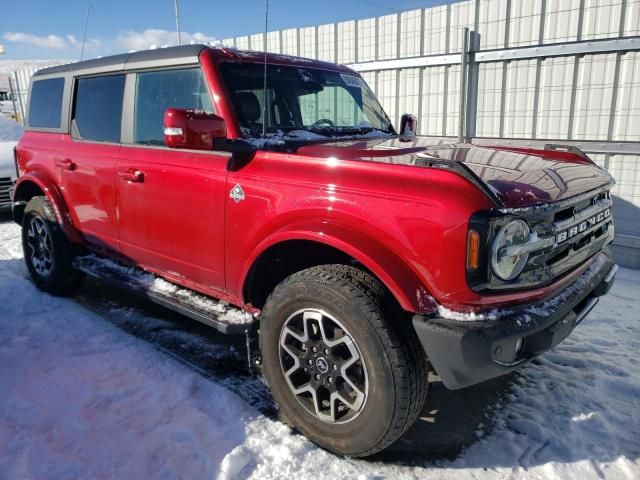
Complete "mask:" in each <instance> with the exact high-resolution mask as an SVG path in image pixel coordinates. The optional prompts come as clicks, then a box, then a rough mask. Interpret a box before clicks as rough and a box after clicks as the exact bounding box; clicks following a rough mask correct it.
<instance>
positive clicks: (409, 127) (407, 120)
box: [399, 113, 418, 137]
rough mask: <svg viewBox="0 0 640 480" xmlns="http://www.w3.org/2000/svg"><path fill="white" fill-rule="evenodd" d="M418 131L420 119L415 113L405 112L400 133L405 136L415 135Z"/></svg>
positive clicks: (401, 120)
mask: <svg viewBox="0 0 640 480" xmlns="http://www.w3.org/2000/svg"><path fill="white" fill-rule="evenodd" d="M417 131H418V119H417V118H416V116H415V115H411V114H410V113H405V114H403V115H402V117H400V132H399V133H400V135H402V136H403V137H415V136H416V133H417Z"/></svg>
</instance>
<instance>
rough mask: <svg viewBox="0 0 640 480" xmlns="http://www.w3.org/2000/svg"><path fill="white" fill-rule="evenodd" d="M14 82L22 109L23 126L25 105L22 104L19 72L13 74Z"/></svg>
mask: <svg viewBox="0 0 640 480" xmlns="http://www.w3.org/2000/svg"><path fill="white" fill-rule="evenodd" d="M13 80H14V82H15V84H16V93H17V95H18V106H19V107H20V120H21V123H22V125H24V117H25V114H24V111H25V108H24V103H23V102H22V93H21V92H20V81H19V80H18V72H13Z"/></svg>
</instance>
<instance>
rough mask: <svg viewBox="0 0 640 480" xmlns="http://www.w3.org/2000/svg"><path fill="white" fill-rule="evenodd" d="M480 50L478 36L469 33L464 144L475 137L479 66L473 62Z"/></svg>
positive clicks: (476, 33) (475, 33)
mask: <svg viewBox="0 0 640 480" xmlns="http://www.w3.org/2000/svg"><path fill="white" fill-rule="evenodd" d="M479 49H480V34H479V33H478V32H469V45H468V52H469V56H468V59H467V93H466V95H467V100H466V106H467V107H466V108H467V111H466V115H465V116H466V126H465V129H466V130H465V142H468V143H470V142H471V139H473V137H475V136H476V126H477V125H476V124H477V117H478V85H479V75H480V64H478V63H477V62H476V61H475V55H476V54H475V52H476V51H478V50H479Z"/></svg>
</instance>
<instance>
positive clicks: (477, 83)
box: [16, 0, 640, 268]
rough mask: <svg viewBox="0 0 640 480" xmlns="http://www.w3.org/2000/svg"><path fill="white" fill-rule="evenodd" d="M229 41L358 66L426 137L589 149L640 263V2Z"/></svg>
mask: <svg viewBox="0 0 640 480" xmlns="http://www.w3.org/2000/svg"><path fill="white" fill-rule="evenodd" d="M465 29H468V32H469V33H468V34H467V35H465V34H464V33H463V32H465ZM222 43H223V44H224V45H226V46H232V47H235V48H238V49H252V50H263V49H264V48H265V47H266V49H267V50H269V51H272V52H278V53H284V54H290V55H300V56H303V57H310V58H317V59H321V60H326V61H330V62H337V63H343V64H347V65H349V66H351V67H352V68H354V69H355V70H357V71H359V72H361V74H362V76H363V77H364V78H365V80H366V81H367V83H368V84H369V85H370V86H371V87H372V89H373V90H374V91H375V92H376V93H377V95H378V98H379V99H380V101H381V103H382V104H383V106H384V107H385V110H386V111H387V112H388V114H389V116H390V117H391V118H392V119H394V120H395V123H396V125H397V124H398V123H399V118H400V116H401V115H402V113H405V112H410V113H414V114H416V116H417V117H418V128H419V130H418V133H419V134H420V135H424V136H429V137H434V139H441V140H442V141H453V140H456V139H457V138H458V136H459V135H462V137H463V138H464V140H466V141H470V142H473V143H477V144H495V143H497V142H499V143H501V144H513V145H527V146H528V145H531V146H542V145H544V144H546V143H549V142H554V143H559V142H561V143H563V144H569V145H575V146H578V147H579V148H581V149H582V150H584V151H586V152H587V153H589V154H590V156H591V157H592V158H593V159H594V160H595V161H596V163H598V165H600V166H602V167H604V168H606V169H608V170H609V172H611V174H612V175H613V176H614V178H615V179H616V182H617V184H616V186H615V188H614V190H613V193H614V205H615V207H614V208H615V215H616V239H615V242H614V250H615V254H616V258H617V261H618V262H619V263H620V264H622V265H626V266H631V267H635V268H640V0H467V1H462V2H456V3H450V4H446V5H439V6H434V7H431V8H424V9H417V10H411V11H406V12H399V13H395V14H391V15H385V16H382V17H376V18H368V19H362V20H350V21H345V22H339V23H331V24H326V25H317V26H310V27H302V28H291V29H286V30H280V31H274V32H269V33H268V34H267V35H266V38H265V36H264V34H263V33H257V34H254V35H245V36H238V37H234V38H229V39H225V40H223V42H222ZM465 45H466V48H465ZM462 72H463V73H464V74H463V75H461V73H462ZM27 76H29V75H28V74H27ZM16 80H17V84H18V86H19V90H20V94H21V95H22V94H23V95H25V96H26V87H27V83H28V82H26V81H24V78H22V79H18V78H17V77H16ZM25 96H22V97H21V98H22V102H23V104H26V102H25V99H26V97H25Z"/></svg>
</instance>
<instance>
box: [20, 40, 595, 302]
mask: <svg viewBox="0 0 640 480" xmlns="http://www.w3.org/2000/svg"><path fill="white" fill-rule="evenodd" d="M268 58H269V63H281V64H287V65H297V66H302V65H304V66H305V68H324V69H331V70H334V71H340V72H349V73H350V74H354V72H353V71H351V70H350V69H348V68H346V67H342V66H338V65H332V64H327V63H324V62H317V61H309V60H300V59H295V58H291V57H286V56H282V55H276V54H269V55H268ZM263 60H264V56H263V54H261V53H260V54H258V53H238V52H232V51H229V50H225V49H205V50H203V51H202V53H201V54H200V62H201V65H202V68H203V72H204V75H205V79H206V81H207V83H208V87H209V90H210V93H211V97H212V98H211V99H212V103H213V105H214V107H215V110H216V114H217V115H219V116H220V117H221V118H222V119H223V120H224V122H225V126H226V134H227V138H229V139H237V138H240V137H241V133H240V128H239V125H238V122H237V119H236V116H235V113H234V110H233V108H232V106H231V104H230V102H229V100H228V95H227V91H226V88H225V86H224V84H223V83H222V81H221V78H220V76H219V74H218V69H217V65H218V63H219V62H221V61H245V62H262V61H263ZM511 150H513V149H511ZM554 153H555V152H554ZM230 157H231V154H229V153H225V152H215V151H194V150H191V151H189V150H186V149H175V148H165V147H150V146H134V145H125V144H123V145H113V144H112V145H109V144H100V143H90V142H77V141H74V140H72V139H71V138H70V136H69V135H62V134H52V133H37V132H32V131H28V132H26V133H25V134H24V135H23V137H22V139H21V140H20V143H19V146H18V159H19V167H20V171H21V174H22V175H21V177H20V179H19V181H18V187H17V188H18V191H20V188H21V187H20V185H22V184H26V182H34V183H36V184H37V185H38V186H39V187H40V188H41V189H43V190H44V191H45V192H46V193H47V195H48V196H49V198H50V200H51V201H52V203H53V204H54V206H55V208H56V210H57V211H58V212H59V215H60V217H59V220H60V221H61V222H62V223H63V224H64V226H65V231H67V232H68V234H69V236H70V238H72V239H74V240H76V241H82V242H84V243H87V244H94V245H97V246H101V247H107V248H109V249H110V250H113V251H114V253H117V254H119V255H123V256H125V257H127V258H128V259H130V260H132V261H134V262H136V263H138V264H139V265H141V266H143V267H144V268H146V269H148V270H150V271H153V272H154V273H158V274H160V275H162V276H164V277H166V278H168V279H170V280H171V281H173V282H176V283H179V284H182V285H184V286H186V287H188V288H192V289H194V290H197V291H200V292H203V293H206V294H209V295H213V296H217V297H220V298H222V299H225V300H227V301H230V302H231V303H234V304H237V305H240V306H244V307H248V308H251V307H250V306H247V305H245V301H246V300H245V299H244V298H243V291H244V287H245V282H246V281H247V280H246V279H247V275H248V272H249V271H250V269H251V266H252V265H253V263H254V261H255V260H256V259H257V258H258V257H259V256H260V254H261V253H263V252H264V251H265V250H267V249H268V248H269V247H271V246H273V245H276V244H277V243H279V242H282V241H286V240H294V239H303V240H312V241H315V242H320V243H324V244H326V245H330V246H333V247H335V248H337V249H339V250H341V251H343V252H345V253H346V254H348V255H350V256H352V257H353V258H355V259H356V260H358V261H359V262H361V263H362V264H363V265H364V266H365V267H366V268H368V269H369V270H371V271H372V272H373V273H374V274H376V275H377V276H378V277H379V278H380V279H381V281H382V282H384V283H385V285H386V286H387V287H388V288H389V289H390V291H391V292H392V293H393V294H394V295H395V297H396V298H397V299H398V301H399V302H400V304H401V305H402V307H403V308H405V309H406V310H409V311H413V312H427V311H430V310H431V309H432V308H433V302H432V301H431V298H435V300H437V302H439V303H441V304H443V305H444V306H446V307H448V308H451V309H461V310H475V309H482V308H488V307H492V308H493V307H497V306H501V305H505V304H511V303H517V302H528V301H532V300H534V299H537V298H539V297H540V296H544V295H546V294H548V293H549V292H552V291H554V290H556V289H558V288H561V286H562V285H564V283H565V282H567V281H568V279H570V278H572V277H571V276H570V277H567V278H565V279H563V280H562V281H560V282H557V283H556V284H554V285H551V286H550V287H547V288H545V289H538V290H535V291H520V292H517V293H508V294H495V295H480V294H478V293H476V292H474V291H472V290H471V289H470V288H469V287H468V285H467V282H466V271H465V268H466V265H465V263H466V238H467V229H468V222H469V218H470V217H471V215H472V214H473V213H474V212H477V211H479V210H486V209H491V208H494V207H496V206H499V205H497V204H496V201H494V200H492V199H491V198H490V196H489V195H487V194H486V192H485V191H483V190H482V189H481V188H479V187H478V184H479V183H482V182H484V183H485V184H486V185H489V188H491V189H492V190H491V191H495V192H496V197H497V198H499V200H500V201H502V203H503V205H502V206H517V207H519V206H524V205H537V204H540V203H544V202H549V201H554V200H557V199H560V198H566V197H568V196H571V195H574V194H576V193H579V192H578V190H579V189H580V188H582V190H583V191H584V190H586V189H588V188H593V187H594V186H596V185H601V184H603V183H605V182H606V181H607V180H608V176H606V174H603V173H602V172H601V171H600V170H599V169H597V167H595V166H593V165H587V164H586V163H585V162H584V161H578V159H574V158H560V159H558V161H557V162H554V160H553V159H552V158H550V157H548V156H547V155H544V156H543V155H542V154H539V153H536V152H534V151H531V152H529V151H527V152H514V151H500V150H496V149H493V150H492V149H488V148H472V147H471V146H458V147H451V146H442V145H439V146H434V145H430V144H429V143H428V142H427V141H425V140H424V139H415V140H413V141H409V142H400V141H399V140H397V139H395V140H388V139H362V140H352V141H342V142H333V143H324V144H315V145H310V146H307V147H303V148H300V149H299V150H298V151H297V152H296V153H295V154H292V153H277V152H265V151H258V152H257V153H256V154H255V155H253V157H252V158H250V159H249V160H248V161H244V162H241V164H240V165H239V166H237V167H235V168H229V165H230ZM67 159H68V160H70V161H71V162H73V164H74V166H73V168H72V169H66V168H67V164H65V163H64V162H65V161H66V160H67ZM432 159H437V160H438V161H441V162H442V161H446V162H449V163H451V164H453V163H454V162H460V163H463V164H464V165H465V166H466V168H468V169H469V170H470V171H471V172H473V174H474V175H475V178H476V180H477V182H475V184H474V182H472V181H471V180H470V179H467V178H465V177H463V176H462V175H460V174H458V173H456V172H455V171H454V170H453V169H452V168H447V167H446V165H445V168H434V167H433V166H431V165H430V163H429V162H430V160H432ZM60 161H62V162H63V163H60ZM526 162H529V164H530V165H531V169H530V171H529V170H527V168H526V167H524V166H523V165H524V164H525V163H526ZM556 163H558V164H560V163H561V164H563V166H564V167H565V168H564V170H562V169H559V168H557V165H556ZM549 169H552V170H553V169H555V170H554V171H555V172H556V174H557V175H563V172H566V171H573V172H574V173H575V172H576V171H577V169H581V170H580V172H578V173H580V174H581V175H582V177H583V178H586V180H585V182H586V183H583V184H582V185H581V186H580V185H578V186H574V187H572V188H574V190H570V191H560V190H559V189H558V188H557V185H555V184H554V183H553V182H552V181H551V180H549V179H548V178H546V177H545V176H544V175H545V173H544V172H545V171H548V170H549ZM532 172H533V173H532ZM572 174H573V173H572ZM528 175H529V176H528ZM531 175H532V176H533V177H532V176H531ZM547 176H548V175H547ZM530 178H533V179H534V181H532V182H529V183H527V182H528V180H527V179H530ZM536 182H537V183H536ZM534 183H535V184H534ZM236 184H237V185H240V186H241V188H242V190H243V192H244V199H243V200H241V201H235V200H234V199H233V198H230V191H231V190H232V189H233V188H234V186H235V185H236ZM521 186H524V187H527V189H528V190H527V191H528V192H530V194H528V195H520V196H518V195H515V192H516V190H519V187H521ZM67 212H69V213H68V214H67ZM78 232H79V233H78Z"/></svg>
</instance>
